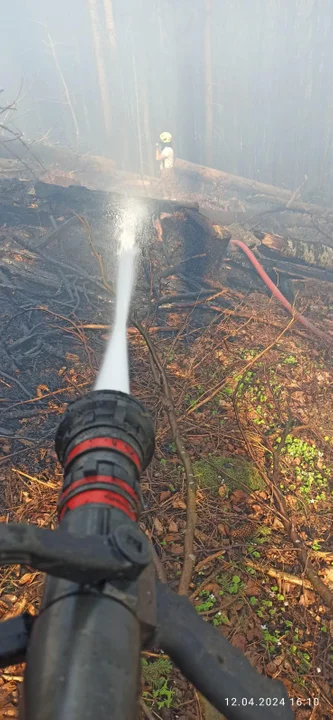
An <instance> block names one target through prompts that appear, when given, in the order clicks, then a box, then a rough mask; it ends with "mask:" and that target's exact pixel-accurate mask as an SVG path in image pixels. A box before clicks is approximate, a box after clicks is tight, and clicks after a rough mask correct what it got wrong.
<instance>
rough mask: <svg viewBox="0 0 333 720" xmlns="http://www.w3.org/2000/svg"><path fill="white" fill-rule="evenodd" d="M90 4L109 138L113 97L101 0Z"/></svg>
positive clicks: (100, 86)
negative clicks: (99, 11)
mask: <svg viewBox="0 0 333 720" xmlns="http://www.w3.org/2000/svg"><path fill="white" fill-rule="evenodd" d="M88 5H89V12H90V21H91V30H92V37H93V43H94V50H95V57H96V66H97V75H98V83H99V90H100V94H101V101H102V111H103V118H104V126H105V132H106V138H107V139H109V137H110V135H111V128H112V112H111V99H110V92H109V85H108V78H107V72H106V67H105V58H104V48H103V38H102V33H101V28H100V23H99V17H98V6H99V2H98V0H88ZM111 9H112V6H111Z"/></svg>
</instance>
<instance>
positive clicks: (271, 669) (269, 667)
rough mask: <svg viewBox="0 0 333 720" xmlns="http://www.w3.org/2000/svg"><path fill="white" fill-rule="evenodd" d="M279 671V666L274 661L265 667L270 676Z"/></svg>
mask: <svg viewBox="0 0 333 720" xmlns="http://www.w3.org/2000/svg"><path fill="white" fill-rule="evenodd" d="M277 669H278V666H277V665H276V663H275V662H274V660H272V661H271V662H269V663H267V665H265V670H266V672H267V673H268V675H274V673H275V672H276V671H277Z"/></svg>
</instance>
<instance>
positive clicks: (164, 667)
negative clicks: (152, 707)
mask: <svg viewBox="0 0 333 720" xmlns="http://www.w3.org/2000/svg"><path fill="white" fill-rule="evenodd" d="M141 664H142V674H143V678H144V681H145V683H146V685H148V686H150V687H151V688H152V691H151V696H152V697H153V699H154V701H155V702H156V705H157V707H158V709H159V710H161V709H162V708H163V707H165V708H170V707H171V705H172V701H173V695H174V693H173V690H172V689H171V688H170V687H169V685H168V677H169V675H170V674H171V672H172V664H171V662H170V660H168V659H167V658H165V657H161V658H158V659H157V660H154V661H153V662H151V661H148V660H146V658H143V659H142V661H141ZM143 696H144V697H147V696H148V693H147V692H144V693H143Z"/></svg>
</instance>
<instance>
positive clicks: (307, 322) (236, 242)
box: [230, 239, 330, 343]
mask: <svg viewBox="0 0 333 720" xmlns="http://www.w3.org/2000/svg"><path fill="white" fill-rule="evenodd" d="M230 244H231V245H234V246H236V247H239V248H240V249H241V250H242V251H243V253H244V254H245V255H246V256H247V257H248V259H249V260H250V262H251V263H252V265H253V267H254V269H255V270H256V272H257V273H258V275H259V276H260V277H261V279H262V280H263V281H264V283H265V285H267V287H268V289H269V290H270V291H271V293H272V295H274V297H276V298H277V300H279V301H280V303H281V304H282V305H283V307H285V308H286V310H288V312H289V313H290V314H291V315H293V316H294V318H295V320H298V322H299V323H301V325H303V327H305V328H306V329H307V330H309V331H310V332H311V333H312V334H313V335H316V336H317V337H319V338H320V339H321V340H324V341H325V342H326V343H327V342H330V339H329V337H328V336H327V334H326V333H324V332H322V330H320V329H319V328H317V327H316V326H315V325H313V323H312V322H310V320H308V319H307V318H306V317H304V315H301V314H300V313H299V312H297V311H296V310H294V308H293V307H292V306H291V305H290V302H288V300H287V298H285V297H284V295H282V292H281V291H280V290H279V288H278V287H276V285H274V283H273V281H272V280H271V279H270V277H269V275H267V272H266V271H265V270H264V268H263V267H262V265H261V264H260V262H259V261H258V260H257V258H256V256H255V254H254V253H253V252H252V250H250V248H249V247H248V246H247V245H246V244H245V243H244V242H243V241H242V240H236V239H233V240H231V243H230Z"/></svg>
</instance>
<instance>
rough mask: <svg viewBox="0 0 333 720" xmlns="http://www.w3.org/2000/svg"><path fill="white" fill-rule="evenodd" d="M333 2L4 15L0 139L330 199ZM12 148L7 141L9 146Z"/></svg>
mask: <svg viewBox="0 0 333 720" xmlns="http://www.w3.org/2000/svg"><path fill="white" fill-rule="evenodd" d="M332 36H333V7H332V3H331V0H251V1H249V0H223V2H221V0H181V2H180V0H58V2H51V1H50V0H47V1H46V2H45V0H26V1H25V2H24V0H13V1H12V2H11V3H2V12H1V43H0V54H1V81H0V89H1V91H2V92H1V98H0V100H1V107H2V108H5V107H7V106H11V107H9V109H8V110H7V111H6V112H3V113H2V117H1V120H2V123H3V124H4V125H6V128H7V130H4V129H2V131H1V132H2V140H3V139H4V138H6V139H7V140H8V139H10V131H11V132H12V133H17V132H22V133H23V137H24V139H26V140H29V141H40V140H43V142H47V143H50V144H52V145H59V146H61V147H70V148H72V149H76V150H78V151H79V152H82V153H84V152H91V153H95V154H100V155H105V156H107V157H111V158H113V159H114V160H115V161H116V163H117V166H118V167H119V169H123V170H132V171H134V172H140V171H141V172H143V173H144V174H155V173H156V167H155V165H156V163H155V159H154V153H155V143H156V140H157V138H158V136H159V133H160V132H161V131H163V130H167V131H169V132H171V133H172V135H173V137H174V147H175V153H176V157H179V158H183V159H186V160H189V161H193V162H196V163H200V164H206V165H209V166H212V167H215V168H217V169H223V170H226V171H227V172H230V173H235V174H237V175H243V176H245V177H249V178H255V179H256V180H261V181H263V182H266V183H272V184H276V185H279V186H282V187H288V188H290V189H294V188H296V187H297V186H298V185H299V184H300V183H302V181H303V180H304V176H305V175H307V177H308V190H307V192H308V197H309V198H311V199H312V200H316V201H318V199H320V198H321V197H322V196H327V195H329V194H330V193H331V191H332V189H333V186H332V173H333V162H332V153H333V136H332V128H333V105H332V100H333V50H332ZM8 146H9V143H8Z"/></svg>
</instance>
